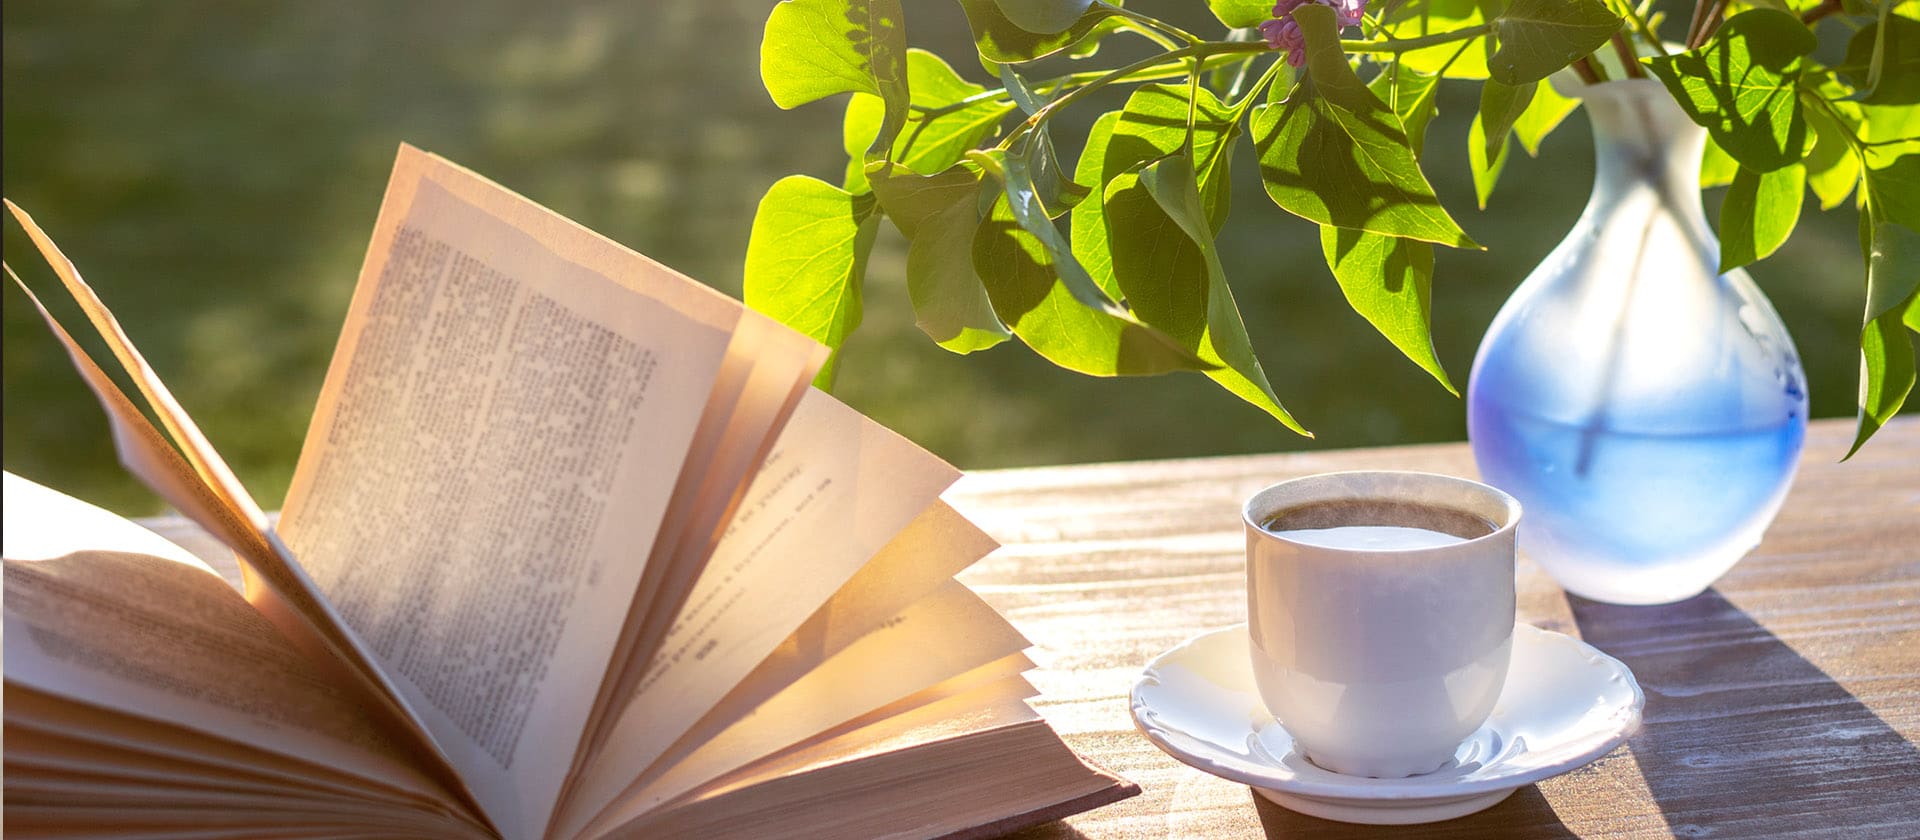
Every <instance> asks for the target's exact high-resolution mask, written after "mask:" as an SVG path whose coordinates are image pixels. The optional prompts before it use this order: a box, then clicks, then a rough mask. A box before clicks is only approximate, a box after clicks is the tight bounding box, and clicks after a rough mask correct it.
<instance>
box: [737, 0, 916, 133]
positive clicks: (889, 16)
mask: <svg viewBox="0 0 1920 840" xmlns="http://www.w3.org/2000/svg"><path fill="white" fill-rule="evenodd" d="M906 54H907V29H906V18H905V15H904V14H903V13H902V12H901V11H900V0H782V2H781V3H780V4H779V5H777V6H774V7H773V12H772V13H771V14H769V15H767V28H766V32H765V34H764V35H763V36H762V38H761V41H760V81H761V83H762V84H764V85H766V88H767V93H768V94H771V95H772V96H773V102H774V104H775V105H778V106H780V107H781V108H796V107H799V106H801V105H805V104H807V103H808V102H812V101H814V100H816V99H819V98H821V97H824V96H832V95H834V94H836V93H870V94H873V95H874V96H878V97H880V99H881V100H882V101H884V102H885V103H886V109H885V118H884V120H883V121H882V126H881V129H880V132H879V136H878V137H877V138H875V140H874V144H873V151H872V153H873V154H881V153H884V152H885V150H886V149H887V148H888V147H889V146H890V145H891V144H892V142H893V138H894V135H896V134H898V133H899V131H900V128H901V126H903V125H905V124H906V122H907V102H908V99H909V95H908V92H907V57H906Z"/></svg>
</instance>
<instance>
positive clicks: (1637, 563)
mask: <svg viewBox="0 0 1920 840" xmlns="http://www.w3.org/2000/svg"><path fill="white" fill-rule="evenodd" d="M1568 93H1571V94H1575V95H1579V96H1580V97H1581V98H1583V99H1584V100H1585V103H1584V104H1585V107H1586V109H1587V111H1588V114H1589V116H1590V119H1591V122H1592V125H1593V132H1594V154H1595V157H1596V161H1595V163H1596V165H1595V177H1594V187H1593V196H1592V198H1591V200H1590V201H1589V203H1588V205H1587V208H1586V211H1585V212H1584V213H1583V214H1582V215H1581V216H1580V220H1579V221H1578V222H1577V223H1576V224H1575V225H1574V227H1573V230H1572V232H1570V233H1569V234H1567V237H1566V239H1565V240H1564V241H1562V242H1561V243H1560V244H1559V245H1558V246H1557V247H1555V248H1554V249H1553V251H1552V253H1550V254H1548V256H1547V258H1546V259H1545V260H1543V261H1542V262H1541V263H1540V265H1539V267H1538V268H1536V269H1535V270H1534V271H1533V273H1532V274H1531V275H1529V276H1528V277H1527V279H1526V280H1525V281H1524V282H1523V283H1521V285H1520V287H1519V288H1518V289H1517V290H1515V292H1514V293H1513V296H1512V297H1511V298H1509V299H1508V300H1507V303H1506V305H1505V306H1504V307H1502V308H1501V310H1500V313H1499V315H1498V316H1496V317H1495V318H1494V321H1493V325H1492V326H1491V327H1489V328H1488V330H1487V335H1486V337H1485V338H1484V339H1483V340H1482V341H1481V344H1480V350H1479V353H1478V354H1477V355H1476V356H1475V358H1474V363H1473V373H1472V377H1471V379H1470V380H1469V384H1468V391H1467V426H1468V436H1469V438H1470V439H1471V441H1472V446H1473V453H1474V459H1475V460H1476V462H1477V463H1478V465H1479V468H1480V472H1481V475H1482V477H1483V478H1484V479H1485V480H1487V481H1488V482H1490V483H1492V484H1493V485H1494V486H1497V487H1499V488H1500V489H1502V490H1505V491H1507V492H1508V493H1511V494H1513V495H1514V496H1515V497H1517V498H1518V499H1519V500H1520V502H1521V505H1522V506H1523V508H1524V510H1525V515H1524V517H1523V519H1522V522H1521V526H1520V545H1521V548H1522V550H1523V551H1524V552H1525V553H1526V554H1527V555H1528V556H1529V557H1531V558H1532V559H1533V560H1534V561H1535V562H1538V563H1539V564H1540V565H1541V566H1542V567H1544V568H1545V569H1546V570H1547V572H1548V573H1549V574H1551V575H1553V577H1554V579H1555V580H1557V581H1559V583H1560V584H1561V585H1562V586H1563V587H1565V588H1566V589H1567V590H1568V591H1570V592H1573V593H1575V594H1577V595H1581V596H1584V597H1587V598H1592V599H1595V600H1600V601H1607V602H1611V603H1621V604H1655V603H1666V602H1670V601H1677V600H1681V599H1684V598H1688V597H1691V596H1693V595H1695V594H1698V593H1699V592H1701V591H1702V590H1704V589H1706V588H1707V587H1708V586H1710V585H1711V584H1712V583H1713V581H1714V580H1716V579H1718V578H1719V577H1720V576H1721V575H1722V574H1724V573H1726V571H1727V570H1728V569H1729V568H1731V567H1732V566H1733V564H1734V563H1735V562H1736V561H1738V560H1739V559H1740V558H1741V557H1742V556H1744V555H1745V554H1746V553H1747V552H1748V551H1750V550H1751V549H1752V548H1753V547H1754V546H1755V545H1757V544H1758V543H1759V541H1760V536H1761V534H1762V532H1764V531H1765V530H1766V527H1767V524H1768V523H1769V522H1771V521H1772V520H1773V517H1774V514H1775V513H1776V512H1778V511H1779V508H1780V503H1781V501H1782V500H1783V499H1784V498H1785V496H1786V493H1787V487H1788V485H1789V484H1790V483H1791V482H1792V479H1793V473H1794V469H1795V467H1796V465H1797V463H1798V460H1799V454H1800V447H1801V444H1802V442H1803V440H1804V438H1805V434H1806V425H1807V393H1806V385H1805V382H1806V378H1805V375H1804V373H1803V372H1802V370H1801V367H1800V361H1799V356H1798V354H1797V353H1796V352H1795V351H1794V347H1793V341H1792V339H1791V338H1789V337H1788V335H1787V331H1786V327H1785V326H1784V325H1783V324H1781V322H1780V317H1779V315H1777V314H1776V313H1775V312H1774V310H1773V306H1772V305H1771V304H1770V303H1768V301H1767V299H1766V297H1765V296H1763V295H1762V294H1761V293H1760V290H1759V289H1758V288H1757V287H1755V286H1754V285H1753V282H1752V280H1750V279H1749V278H1748V277H1747V274H1746V272H1745V271H1741V270H1735V271H1731V272H1728V273H1726V274H1721V273H1719V272H1718V270H1717V266H1718V264H1719V257H1720V248H1719V243H1718V241H1717V240H1715V239H1714V236H1713V232H1712V230H1711V229H1710V228H1709V227H1708V225H1707V220H1706V217H1705V215H1704V214H1703V213H1702V212H1701V205H1700V189H1699V181H1698V174H1699V171H1700V157H1701V151H1702V148H1703V144H1704V141H1705V135H1704V130H1703V129H1701V128H1700V127H1698V126H1696V125H1694V124H1693V123H1692V122H1690V121H1688V119H1687V118H1686V115H1685V114H1683V113H1682V112H1681V111H1680V109H1679V107H1678V106H1676V105H1675V104H1674V103H1673V101H1672V100H1671V99H1670V98H1669V96H1668V94H1667V92H1666V91H1665V90H1664V89H1663V88H1662V86H1661V85H1660V84H1659V83H1658V82H1655V81H1652V80H1645V79H1630V80H1622V81H1616V82H1608V83H1603V84H1600V85H1593V86H1587V87H1584V88H1581V89H1579V90H1577V91H1568Z"/></svg>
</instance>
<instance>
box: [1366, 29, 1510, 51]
mask: <svg viewBox="0 0 1920 840" xmlns="http://www.w3.org/2000/svg"><path fill="white" fill-rule="evenodd" d="M1492 31H1493V24H1491V23H1483V24H1480V25H1478V26H1469V27H1465V28H1463V29H1451V30H1448V31H1446V32H1436V33H1434V34H1432V35H1422V36H1420V37H1418V38H1389V39H1386V40H1380V41H1341V42H1340V48H1341V49H1343V50H1346V51H1347V52H1350V53H1398V52H1413V51H1414V50H1423V49H1426V48H1428V47H1431V46H1436V45H1438V44H1451V43H1453V42H1454V41H1465V40H1469V39H1473V38H1478V37H1480V36H1482V35H1485V34H1487V33H1488V32H1492Z"/></svg>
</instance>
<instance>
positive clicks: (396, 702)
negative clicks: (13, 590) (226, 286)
mask: <svg viewBox="0 0 1920 840" xmlns="http://www.w3.org/2000/svg"><path fill="white" fill-rule="evenodd" d="M6 206H7V209H8V210H9V211H11V212H12V213H13V215H14V218H15V219H17V220H18V221H19V222H20V224H21V226H22V227H23V228H24V229H25V230H26V231H27V233H28V235H29V237H30V238H31V239H32V240H33V243H34V245H35V247H37V248H38V249H39V250H40V252H41V254H42V255H43V256H44V257H45V258H46V260H47V262H48V264H49V265H50V266H52V267H53V269H54V273H55V274H57V275H58V276H59V278H60V281H61V283H62V284H63V285H64V286H65V288H66V290H67V292H68V293H69V294H70V295H71V296H72V297H73V299H74V301H75V302H76V303H78V304H79V305H80V307H81V309H82V310H83V311H84V312H85V313H86V315H87V319H88V322H89V323H90V324H91V325H92V326H93V327H94V329H95V331H96V332H97V333H98V334H99V336H100V337H101V338H102V339H103V340H105V341H106V343H107V345H108V347H109V349H110V350H111V351H112V353H113V355H114V357H115V359H116V360H118V361H119V362H120V364H121V367H122V368H123V369H124V371H125V372H126V373H127V374H128V375H129V376H131V377H132V378H133V380H134V383H135V384H136V385H137V386H138V391H139V393H140V394H141V395H142V397H143V398H144V399H145V400H146V404H147V407H148V408H150V409H151V410H153V411H154V413H155V414H156V415H157V416H159V418H160V420H161V422H162V423H164V424H166V426H167V428H168V430H169V431H170V432H171V433H172V439H171V440H169V439H168V437H167V436H165V435H162V434H161V433H160V431H159V430H158V429H155V428H154V426H153V424H152V423H151V422H149V421H148V420H147V418H146V415H144V414H143V413H141V411H140V409H139V408H138V407H137V406H135V405H134V404H133V401H132V400H130V399H129V398H128V397H127V395H126V394H125V393H124V392H122V391H121V390H120V386H119V385H118V384H116V383H115V382H114V381H113V379H112V378H111V377H109V376H108V375H107V373H106V371H104V370H102V369H101V368H100V366H99V365H98V364H95V363H94V361H93V359H92V357H90V356H89V355H88V354H87V352H86V351H85V350H84V349H82V348H81V346H80V344H79V342H77V341H75V340H74V338H73V336H72V335H71V334H69V333H68V332H67V330H66V328H65V327H63V326H61V324H60V322H59V320H58V319H56V318H54V317H53V314H52V313H51V312H49V311H48V310H47V308H46V307H45V306H44V305H42V304H41V302H40V299H39V298H38V297H36V296H35V295H34V293H33V290H32V289H31V288H29V287H28V286H27V285H26V284H25V283H24V282H22V281H21V280H20V277H19V275H17V274H15V273H14V272H13V267H12V266H10V265H9V266H6V267H5V268H6V274H7V276H8V277H9V278H10V279H12V280H13V281H14V283H15V284H16V285H18V286H19V287H20V290H21V291H22V292H24V293H26V295H27V297H28V298H29V299H30V300H32V302H33V306H34V308H35V309H36V310H37V311H38V312H39V314H40V316H41V318H42V319H43V320H44V321H45V322H46V324H47V327H48V328H49V329H50V330H51V331H52V332H53V334H54V337H55V338H57V339H58V340H59V341H60V343H61V345H62V347H63V348H64V349H65V350H66V351H67V355H68V357H69V358H70V359H71V361H72V362H73V366H74V369H75V370H76V371H77V372H78V373H79V374H80V376H81V379H82V380H83V381H85V382H86V384H87V387H88V388H89V389H91V390H92V391H93V392H94V395H95V396H96V397H97V398H98V399H99V401H100V406H101V408H102V409H104V410H105V412H106V415H107V422H108V425H109V427H110V428H111V429H112V431H113V440H114V449H115V450H116V451H117V452H118V453H119V455H120V461H121V463H122V464H124V465H125V466H126V467H127V469H128V470H129V471H130V472H132V473H133V475H134V476H135V477H136V478H139V479H140V480H141V481H142V482H143V483H145V484H146V485H147V486H148V487H149V488H151V489H153V490H154V492H156V493H158V494H160V497H161V498H163V499H165V500H166V501H167V502H168V503H169V504H172V505H174V506H175V507H176V508H177V509H178V510H180V512H181V513H183V514H185V515H186V516H187V517H188V518H190V519H192V520H193V521H194V522H196V523H198V524H199V525H200V526H201V527H203V528H205V529H207V531H208V532H209V533H211V534H213V535H214V536H215V537H217V538H219V539H220V540H221V541H222V542H223V543H225V544H226V545H227V546H228V548H230V549H231V550H232V551H233V552H234V553H235V556H236V557H237V558H238V559H239V561H240V573H241V580H242V586H243V591H244V592H245V596H246V600H247V602H248V603H250V604H252V605H253V607H254V608H255V609H257V610H259V611H260V614H261V615H262V616H265V617H266V619H267V621H268V622H270V623H271V624H272V625H273V626H274V627H275V628H276V629H278V630H279V631H280V632H281V633H283V634H285V635H286V637H287V639H288V640H289V641H290V642H292V643H293V645H294V647H295V648H297V649H298V650H299V651H300V652H301V653H302V654H304V655H306V656H307V657H309V658H310V659H311V660H312V661H313V662H314V664H315V666H316V667H318V668H319V669H320V670H321V672H322V673H323V674H325V675H326V677H327V679H328V680H329V681H331V682H334V683H336V684H339V685H343V686H349V687H351V689H352V690H353V691H355V692H357V693H358V694H359V695H360V696H361V699H362V700H363V701H364V702H365V703H366V705H367V707H368V708H369V709H370V710H371V712H372V713H373V714H374V715H376V716H378V717H380V718H381V719H382V722H383V723H384V724H385V725H387V726H389V727H391V728H392V729H394V730H395V731H397V732H398V733H400V734H401V735H402V736H403V737H404V738H405V739H407V740H408V741H410V742H411V747H412V748H413V749H412V753H413V754H414V755H415V756H416V757H417V759H418V761H419V763H421V764H422V765H423V766H424V767H425V768H426V769H427V771H428V772H429V773H430V774H431V775H433V777H434V778H436V779H438V780H439V781H440V782H441V783H442V784H444V785H445V786H447V788H448V789H449V790H453V791H456V792H458V793H460V794H461V795H462V796H463V797H465V798H466V800H467V801H468V802H469V803H470V804H475V805H477V803H473V800H472V796H471V793H470V791H468V789H467V786H466V783H465V782H464V781H463V780H462V779H460V778H459V775H458V773H457V772H455V771H454V769H453V768H452V766H451V765H450V764H449V763H448V761H447V757H446V754H445V753H444V751H443V750H442V749H441V748H440V746H439V745H438V744H437V743H435V742H434V740H433V737H432V735H430V734H429V733H428V732H427V730H426V728H425V726H424V725H423V724H422V722H421V721H420V719H419V716H418V714H417V713H416V712H415V711H414V710H413V709H412V708H410V707H408V706H407V704H406V702H405V701H404V700H403V699H402V698H401V697H400V696H399V694H398V692H397V691H396V689H395V688H394V686H393V685H392V683H391V682H390V681H389V680H388V679H387V677H386V675H385V674H384V673H382V672H381V670H380V669H379V667H378V666H377V665H375V664H374V663H373V661H372V660H371V658H370V657H369V656H368V654H367V652H366V649H365V647H364V646H363V645H362V644H361V643H360V642H359V640H358V639H357V638H356V637H355V636H354V635H353V633H352V631H351V630H349V629H348V628H346V627H344V626H343V625H342V624H341V621H340V617H339V615H338V614H336V613H335V612H334V611H333V608H332V606H331V605H329V604H328V603H327V602H326V599H325V598H323V597H321V596H320V594H319V592H318V590H317V589H315V587H314V585H313V581H312V580H311V579H310V578H308V577H307V575H306V572H305V571H304V570H303V569H302V568H301V567H300V564H299V563H298V562H296V561H295V560H294V559H293V556H292V554H291V553H290V552H289V551H288V550H287V548H286V546H285V545H284V544H283V543H281V541H280V539H279V537H278V536H276V535H275V534H274V532H273V531H272V530H271V529H270V528H269V527H268V525H267V517H266V514H265V513H264V512H262V511H261V510H260V507H259V505H257V504H255V503H254V501H253V499H252V497H251V496H249V495H247V492H246V489H245V488H244V487H241V486H240V483H239V481H238V480H236V479H235V478H234V477H233V475H232V472H231V471H230V470H228V469H227V467H226V463H225V462H224V461H223V460H222V459H221V458H220V455H219V453H217V452H215V451H214V450H213V447H212V446H211V444H209V443H208V442H207V440H206V439H205V437H203V436H202V435H201V434H200V431H199V428H198V427H197V426H196V425H195V424H194V422H193V419H192V418H191V417H189V416H187V413H186V411H185V409H183V408H182V407H181V406H180V405H179V404H178V403H177V402H175V401H174V399H173V396H172V394H170V393H169V392H168V391H167V388H166V385H165V384H164V383H162V382H161V381H160V378H159V376H158V375H157V374H156V373H155V372H154V371H153V369H152V368H151V367H149V366H148V365H147V363H146V360H145V359H144V358H143V357H142V356H141V355H140V352H139V350H138V349H137V348H135V347H134V346H133V342H132V340H131V339H130V338H128V337H127V335H126V333H125V332H124V331H123V330H122V329H121V328H120V324H119V322H118V321H117V320H116V319H115V318H114V316H113V313H112V312H111V311H109V310H108V309H107V307H106V304H105V303H103V302H102V301H101V300H100V298H99V297H98V296H97V295H95V294H94V292H93V289H92V288H91V287H89V286H88V285H87V284H86V281H85V280H83V279H82V278H81V277H80V273H79V270H78V269H77V268H76V267H75V266H74V264H73V263H72V261H70V260H68V259H67V257H66V255H65V254H63V253H61V251H60V248H59V246H57V245H55V244H54V242H53V240H52V238H50V237H48V236H47V235H46V233H45V232H44V231H42V230H41V229H40V227H39V225H37V224H35V223H34V221H33V218H32V217H31V216H28V215H27V214H26V212H25V211H23V210H21V209H20V208H19V207H18V206H15V205H14V204H13V203H12V202H11V201H9V202H6ZM176 447H177V448H176Z"/></svg>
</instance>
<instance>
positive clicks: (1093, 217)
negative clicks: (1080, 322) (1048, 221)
mask: <svg viewBox="0 0 1920 840" xmlns="http://www.w3.org/2000/svg"><path fill="white" fill-rule="evenodd" d="M1119 124H1120V112H1119V111H1108V112H1107V113H1104V114H1101V115H1100V118H1099V119H1097V120H1094V121H1093V128H1092V129H1091V130H1089V131H1088V132H1087V144H1086V146H1085V147H1084V148H1082V149H1081V150H1080V162H1079V164H1078V165H1076V166H1075V167H1074V170H1073V179H1074V180H1075V181H1078V182H1080V183H1082V184H1092V185H1094V188H1095V192H1094V194H1093V195H1092V196H1090V197H1089V198H1088V199H1087V200H1086V201H1082V202H1080V203H1079V204H1075V205H1074V206H1073V217H1072V223H1071V226H1070V227H1071V230H1069V231H1068V232H1069V234H1070V235H1071V241H1072V244H1073V248H1072V250H1073V256H1074V259H1076V260H1079V262H1080V265H1081V267H1083V268H1085V269H1086V272H1087V276H1089V277H1092V278H1093V281H1094V283H1096V284H1098V285H1099V286H1100V289H1101V290H1102V291H1105V292H1106V293H1107V294H1108V295H1110V296H1112V297H1114V298H1119V297H1120V296H1121V293H1120V284H1119V283H1118V282H1117V281H1115V280H1114V279H1113V251H1112V249H1111V248H1109V247H1108V245H1107V223H1106V202H1105V201H1104V200H1103V199H1102V197H1101V194H1100V191H1102V190H1104V189H1105V188H1106V183H1107V178H1106V176H1105V175H1103V174H1102V171H1103V170H1102V166H1104V165H1105V163H1106V158H1107V146H1108V142H1109V141H1110V140H1111V139H1112V138H1113V129H1114V126H1117V125H1119Z"/></svg>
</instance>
